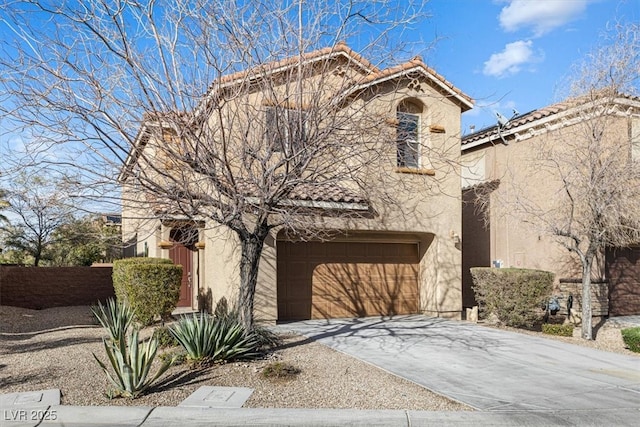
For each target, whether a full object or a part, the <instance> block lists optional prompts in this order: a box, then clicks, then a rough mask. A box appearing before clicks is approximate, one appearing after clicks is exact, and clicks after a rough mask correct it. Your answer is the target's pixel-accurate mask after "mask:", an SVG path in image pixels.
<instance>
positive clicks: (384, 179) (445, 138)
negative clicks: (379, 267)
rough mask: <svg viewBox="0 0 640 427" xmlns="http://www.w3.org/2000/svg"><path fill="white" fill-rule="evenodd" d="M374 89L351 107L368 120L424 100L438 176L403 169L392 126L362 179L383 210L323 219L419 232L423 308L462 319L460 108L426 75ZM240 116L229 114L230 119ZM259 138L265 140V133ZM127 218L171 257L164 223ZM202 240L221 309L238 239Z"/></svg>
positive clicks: (269, 280)
mask: <svg viewBox="0 0 640 427" xmlns="http://www.w3.org/2000/svg"><path fill="white" fill-rule="evenodd" d="M321 77H322V78H326V74H325V75H324V76H315V77H313V78H312V79H311V80H310V82H311V84H312V85H316V84H318V85H319V84H320V82H319V81H318V79H320V78H321ZM341 79H342V78H341ZM341 79H340V81H337V82H336V85H335V86H336V87H340V86H341V85H343V84H344V82H343V81H342V80H341ZM409 83H412V88H411V89H409V88H408V85H409ZM311 92H313V91H311ZM369 94H370V95H371V96H370V97H363V98H362V99H358V100H356V101H354V103H353V105H352V107H350V108H355V109H356V110H359V111H360V113H361V114H363V120H364V119H365V118H366V119H368V120H369V121H371V119H372V118H373V119H374V120H378V121H379V119H376V117H377V118H379V117H383V118H384V117H386V118H388V119H390V120H393V119H395V117H396V116H395V115H396V108H397V106H398V104H399V103H400V101H402V100H405V99H413V100H416V101H419V102H420V103H422V104H423V106H424V108H423V113H422V115H421V129H420V134H421V143H422V144H423V147H422V152H421V168H423V169H425V170H426V169H430V170H433V171H435V175H433V176H432V175H431V174H430V173H424V174H410V173H400V172H398V171H397V167H396V142H395V129H394V128H393V126H392V125H389V126H388V128H387V131H388V132H389V141H387V142H386V144H387V145H386V146H385V147H378V148H382V149H383V150H384V151H385V152H386V156H383V158H382V159H378V160H377V161H376V163H372V164H370V165H369V170H368V171H366V172H364V173H365V174H370V175H368V176H367V175H365V179H363V181H365V182H367V183H368V185H370V186H371V188H370V189H369V190H370V191H369V192H368V193H367V194H368V196H369V197H370V198H371V203H372V205H373V208H374V210H375V212H376V215H375V217H374V218H369V219H366V218H361V219H326V220H323V222H326V223H327V224H330V227H331V228H333V229H337V230H361V231H366V230H375V231H384V232H388V233H414V234H416V235H418V236H420V237H419V238H418V239H419V240H420V251H421V255H422V258H421V262H420V278H421V287H420V297H421V310H422V311H423V312H424V313H427V314H430V315H438V316H446V317H452V318H459V317H460V314H461V310H462V303H461V298H462V289H461V263H462V258H461V248H460V245H459V240H460V239H461V238H462V230H461V221H462V219H461V215H462V213H461V192H460V168H459V161H460V114H461V107H460V106H459V105H457V104H456V103H455V102H454V100H452V99H450V98H448V97H447V96H444V95H442V94H441V93H439V92H438V91H436V90H435V89H434V88H432V87H431V86H430V85H429V84H428V82H426V80H425V81H422V82H421V84H420V85H419V86H417V87H416V86H415V81H413V82H410V81H409V80H406V81H395V82H394V83H393V85H391V84H388V85H381V86H380V87H378V88H377V90H376V91H371V92H370V93H369ZM265 99H266V97H265V96H263V95H262V94H261V93H259V92H255V93H252V94H250V95H248V97H247V99H245V100H243V101H242V102H237V103H234V104H231V105H232V106H233V108H240V107H241V106H246V105H253V106H255V111H256V112H257V113H260V114H262V112H263V111H262V110H263V109H264V108H263V105H264V102H265ZM303 102H304V101H303ZM234 114H235V113H230V116H234ZM374 115H375V117H374ZM236 118H237V117H236ZM211 120H214V119H213V118H212V119H211ZM212 124H214V123H212ZM214 128H215V126H214ZM433 129H437V130H433ZM256 132H258V129H256ZM256 137H259V134H258V133H256ZM363 139H366V138H363ZM147 150H149V151H148V153H147V158H149V159H152V158H154V157H155V153H154V152H153V150H155V148H154V147H153V144H149V146H148V147H147ZM425 172H426V171H425ZM345 185H349V183H345ZM127 212H128V215H129V216H130V217H132V218H134V217H135V216H136V215H138V214H140V213H142V212H145V209H144V208H142V209H138V210H137V211H135V212H134V211H133V210H131V211H127ZM123 213H124V210H123ZM147 213H148V212H147ZM128 222H129V224H128V225H127V226H126V229H127V235H133V233H134V231H137V233H138V239H139V242H138V246H139V247H140V245H143V244H144V242H147V246H148V248H149V256H154V255H155V256H162V257H167V254H166V253H164V252H167V251H163V250H160V249H157V246H158V243H159V241H160V240H161V239H164V238H165V237H163V235H162V234H163V233H165V231H166V230H165V228H162V229H161V232H160V233H159V234H160V235H158V232H156V231H154V230H153V226H154V225H150V226H148V225H147V224H143V222H141V221H136V220H133V221H128ZM155 226H157V224H155ZM163 227H164V226H163ZM277 231H278V230H274V231H273V233H272V235H271V236H270V238H268V239H267V241H266V242H265V247H264V250H263V256H262V259H261V263H260V272H259V277H258V285H257V289H256V298H255V314H256V317H257V319H258V320H261V319H263V320H269V321H272V320H275V319H276V318H277V294H276V290H277V280H276V279H277V271H276V256H277V254H276V233H277ZM203 240H204V243H205V248H204V249H202V250H201V251H200V254H199V257H200V263H201V267H200V268H201V271H200V275H199V279H200V286H201V291H202V292H203V293H205V294H207V293H208V292H210V295H211V299H212V303H213V306H214V307H215V304H216V302H217V301H218V300H220V298H222V297H225V298H227V299H228V300H229V302H231V303H234V302H235V300H236V298H237V286H238V283H239V269H238V263H239V259H240V258H239V256H240V253H239V245H238V240H237V236H236V235H235V234H234V233H233V232H232V231H231V230H229V229H227V228H225V227H222V226H216V225H214V224H212V223H209V222H207V223H206V225H205V227H204V229H203Z"/></svg>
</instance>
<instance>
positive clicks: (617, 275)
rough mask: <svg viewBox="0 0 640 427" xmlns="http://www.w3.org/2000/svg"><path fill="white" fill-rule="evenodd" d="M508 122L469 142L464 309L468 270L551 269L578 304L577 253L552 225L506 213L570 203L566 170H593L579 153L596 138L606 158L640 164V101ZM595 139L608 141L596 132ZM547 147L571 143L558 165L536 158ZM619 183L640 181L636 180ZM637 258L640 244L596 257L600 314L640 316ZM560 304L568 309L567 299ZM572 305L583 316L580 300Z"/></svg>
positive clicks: (547, 111) (601, 103) (572, 107)
mask: <svg viewBox="0 0 640 427" xmlns="http://www.w3.org/2000/svg"><path fill="white" fill-rule="evenodd" d="M501 120H502V122H501V123H498V124H497V125H496V126H493V127H490V128H486V129H482V130H480V131H478V132H475V133H472V134H469V135H466V136H464V137H463V138H462V162H463V170H462V181H463V200H464V206H463V233H464V236H465V240H464V243H463V274H462V277H463V305H464V306H465V307H472V306H473V305H475V304H476V302H475V298H474V294H473V289H472V278H471V275H470V272H469V268H471V267H475V266H494V267H519V268H535V269H542V270H548V271H552V272H554V273H555V274H556V281H557V285H558V286H559V289H558V290H557V291H559V292H561V294H563V295H564V297H567V296H568V295H569V294H570V293H571V294H572V295H573V296H575V297H576V298H579V295H580V290H579V289H580V281H581V277H582V272H581V264H580V261H579V259H578V258H577V256H576V255H575V254H573V253H572V252H569V251H568V250H567V249H566V248H565V247H563V246H562V245H560V244H559V243H558V240H559V239H558V238H557V236H555V237H554V235H553V233H550V232H549V227H548V224H547V226H545V227H542V225H540V224H539V223H537V224H536V222H535V221H530V222H529V221H527V220H526V218H525V216H523V215H516V214H512V212H509V210H516V209H520V210H521V211H522V210H525V209H528V208H530V206H535V207H536V208H537V209H538V211H537V212H544V213H545V214H546V213H550V214H553V213H554V211H558V210H561V209H563V208H564V207H565V206H568V205H569V202H570V201H569V199H568V198H567V197H570V196H568V195H567V193H566V191H563V188H565V187H564V186H563V184H562V182H561V181H560V180H561V179H562V173H564V174H565V177H566V178H567V179H572V177H571V175H570V174H573V173H576V171H577V170H578V168H579V167H582V166H585V165H586V164H585V165H581V164H580V157H579V155H582V156H583V157H584V154H586V153H587V149H586V147H587V144H588V143H589V142H590V141H592V142H598V144H604V146H606V147H609V151H608V152H607V155H606V156H604V155H603V156H602V157H603V159H604V160H605V161H607V160H609V159H614V158H615V161H618V162H627V161H629V159H631V161H632V162H637V161H638V159H640V156H639V153H640V151H638V147H640V145H639V144H640V100H639V99H638V98H635V97H630V96H623V95H615V96H607V97H603V98H598V97H596V98H595V99H593V98H590V97H583V98H575V99H568V100H565V101H563V102H559V103H556V104H553V105H550V106H547V107H544V108H540V109H538V110H535V111H531V112H529V113H526V114H520V115H516V116H514V117H513V118H511V119H510V120H508V121H506V120H505V119H504V118H502V119H501ZM586 125H588V126H586ZM584 132H591V133H592V134H591V135H588V136H587V135H585V134H584ZM598 133H602V135H594V134H598ZM581 144H582V145H581ZM549 147H555V148H558V151H557V152H560V151H559V150H562V149H563V148H562V147H566V148H565V152H564V154H563V155H562V157H558V158H557V161H556V166H557V167H554V168H550V167H549V162H547V163H540V162H539V161H538V160H539V158H540V153H542V152H543V151H544V150H547V149H548V148H549ZM603 153H604V151H603ZM605 157H608V159H607V158H605ZM570 166H573V169H571V170H570V169H569V167H570ZM552 169H553V170H552ZM561 171H564V172H562V173H559V172H561ZM583 172H584V171H583ZM598 173H600V171H598ZM585 179H586V178H585ZM620 182H622V185H628V186H633V185H637V183H633V182H632V181H631V180H630V178H629V181H627V182H624V178H623V179H622V180H620ZM478 197H480V198H481V199H483V203H482V204H481V205H478V203H476V201H477V200H478ZM527 203H530V205H527ZM563 205H565V206H563ZM483 210H484V211H483ZM486 213H488V216H485V214H486ZM630 214H633V213H630ZM545 218H546V217H545ZM565 224H570V223H569V221H568V220H567V221H566V222H565V223H562V222H559V223H556V224H554V225H557V227H558V228H559V229H560V228H561V227H565V226H567V227H569V225H565ZM543 228H544V229H543ZM639 259H640V257H639V252H638V249H637V248H615V249H614V248H610V249H607V250H606V254H605V253H601V254H599V256H598V257H597V258H596V264H595V265H594V268H593V269H592V275H591V277H592V284H593V291H592V301H593V315H594V316H604V315H607V314H608V315H624V314H637V313H640V280H639V279H638V278H640V262H639ZM562 304H563V309H564V307H565V304H566V299H565V300H563V301H562ZM573 309H574V312H579V309H578V305H577V304H574V305H573Z"/></svg>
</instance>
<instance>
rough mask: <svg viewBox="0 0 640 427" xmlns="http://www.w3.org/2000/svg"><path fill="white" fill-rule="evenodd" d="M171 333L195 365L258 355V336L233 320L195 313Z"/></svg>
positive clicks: (175, 325) (181, 321) (180, 322)
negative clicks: (196, 363)
mask: <svg viewBox="0 0 640 427" xmlns="http://www.w3.org/2000/svg"><path fill="white" fill-rule="evenodd" d="M169 330H170V331H171V333H172V334H173V336H174V337H175V338H176V340H178V342H179V343H180V345H181V346H182V347H183V348H184V349H185V351H186V352H187V357H188V358H189V359H190V360H192V361H194V362H208V361H226V360H232V359H241V358H250V357H253V356H255V355H256V354H257V352H256V349H257V348H258V342H257V340H256V338H255V337H254V335H253V334H251V333H247V332H246V331H245V329H244V327H243V326H242V324H240V322H238V321H237V320H234V319H231V318H221V319H218V318H215V317H212V316H209V315H206V314H201V315H197V314H195V313H194V314H193V316H192V317H185V318H183V319H182V320H180V321H179V322H178V323H176V324H174V325H173V326H172V327H170V328H169Z"/></svg>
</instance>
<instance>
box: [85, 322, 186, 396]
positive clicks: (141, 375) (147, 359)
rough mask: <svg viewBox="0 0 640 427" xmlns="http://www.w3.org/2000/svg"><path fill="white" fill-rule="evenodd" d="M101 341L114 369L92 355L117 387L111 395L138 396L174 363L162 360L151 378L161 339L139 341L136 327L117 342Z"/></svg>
mask: <svg viewBox="0 0 640 427" xmlns="http://www.w3.org/2000/svg"><path fill="white" fill-rule="evenodd" d="M102 342H103V344H104V349H105V351H106V353H107V357H108V358H109V362H110V364H111V368H112V369H113V372H111V371H110V370H109V369H108V368H107V366H106V364H104V363H103V362H102V361H101V360H100V359H98V357H97V356H96V355H95V354H94V355H93V357H94V358H95V359H96V361H97V362H98V365H100V367H101V368H102V370H103V371H104V373H105V374H106V375H107V378H108V379H109V382H111V384H112V385H113V386H114V393H111V394H110V395H111V396H120V397H129V398H131V399H135V398H136V397H138V396H140V395H141V394H143V393H144V392H145V391H147V389H148V388H149V387H151V385H152V384H153V383H154V382H155V381H156V380H157V379H158V378H160V376H161V375H162V374H164V373H165V372H166V371H167V369H169V368H170V367H171V365H172V364H173V362H174V359H169V360H165V361H163V362H162V364H161V365H160V367H159V368H158V370H157V371H156V373H155V375H153V376H152V377H149V371H150V369H151V365H152V364H153V360H154V359H155V357H156V353H157V351H158V340H157V338H155V337H152V338H151V339H149V340H147V341H144V342H139V341H138V330H137V329H133V331H131V332H130V333H129V334H128V336H127V337H126V339H125V338H123V339H121V340H118V341H113V340H112V341H109V340H106V339H103V340H102Z"/></svg>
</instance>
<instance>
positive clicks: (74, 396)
mask: <svg viewBox="0 0 640 427" xmlns="http://www.w3.org/2000/svg"><path fill="white" fill-rule="evenodd" d="M146 333H147V334H146V336H148V335H149V333H150V330H147V331H146ZM103 336H105V335H104V331H103V329H102V328H100V327H99V326H97V324H96V321H95V320H94V319H93V316H92V314H91V311H90V309H89V307H61V308H52V309H46V310H38V311H36V310H27V309H22V308H16V307H7V306H0V394H5V393H13V392H20V391H33V390H43V389H50V388H59V389H60V390H61V392H62V402H61V403H62V404H63V405H136V406H176V405H178V404H179V403H180V402H181V401H182V400H184V399H185V398H186V397H187V396H189V395H190V394H191V393H193V392H194V391H196V390H197V389H198V388H199V387H201V386H204V385H215V386H240V387H251V388H254V389H255V391H254V393H253V395H252V396H251V398H250V399H249V400H248V401H247V402H246V403H245V405H244V406H245V407H261V408H273V407H279V408H356V409H415V410H452V411H458V410H469V409H470V408H468V407H467V406H465V405H462V404H460V403H457V402H454V401H451V400H449V399H447V398H444V397H442V396H440V395H437V394H435V393H432V392H430V391H429V390H427V389H425V388H423V387H421V386H418V385H416V384H414V383H411V382H409V381H406V380H404V379H402V378H399V377H396V376H394V375H392V374H389V373H387V372H385V371H382V370H380V369H378V368H376V367H373V366H371V365H369V364H367V363H364V362H361V361H359V360H357V359H354V358H352V357H350V356H347V355H344V354H342V353H339V352H336V351H335V350H332V349H329V348H327V347H325V346H323V345H321V344H318V343H315V342H309V341H308V340H306V339H305V338H304V337H301V336H296V335H289V336H285V337H283V338H284V340H283V345H282V346H281V347H280V348H278V349H276V350H275V351H274V352H273V353H272V354H270V355H268V356H267V357H266V358H264V359H261V360H255V361H248V362H245V361H243V362H234V363H228V364H224V365H215V366H213V367H209V368H204V369H199V370H194V369H191V368H190V367H188V366H187V365H178V366H174V367H172V368H171V369H170V370H169V371H168V372H167V373H166V374H165V375H164V376H163V377H162V378H161V379H160V383H159V384H158V386H156V387H154V388H153V389H152V390H151V392H150V393H149V394H147V395H144V396H142V397H140V398H138V399H135V400H130V399H112V400H109V399H107V397H106V396H105V391H106V390H107V388H108V383H107V381H106V377H105V375H104V373H103V372H102V371H101V370H100V368H99V367H98V365H97V363H96V362H95V360H94V359H93V356H92V353H95V354H96V355H97V356H98V357H99V358H101V359H102V360H106V355H105V354H104V349H103V347H102V341H101V339H102V337H103ZM274 361H282V362H286V363H289V364H291V365H293V366H294V367H296V368H298V369H299V370H300V374H299V375H297V377H295V378H292V379H267V378H264V377H263V376H262V374H261V372H262V369H263V368H264V366H266V365H267V364H269V363H271V362H274Z"/></svg>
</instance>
